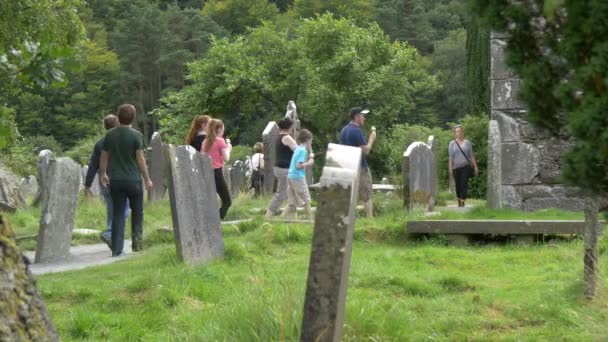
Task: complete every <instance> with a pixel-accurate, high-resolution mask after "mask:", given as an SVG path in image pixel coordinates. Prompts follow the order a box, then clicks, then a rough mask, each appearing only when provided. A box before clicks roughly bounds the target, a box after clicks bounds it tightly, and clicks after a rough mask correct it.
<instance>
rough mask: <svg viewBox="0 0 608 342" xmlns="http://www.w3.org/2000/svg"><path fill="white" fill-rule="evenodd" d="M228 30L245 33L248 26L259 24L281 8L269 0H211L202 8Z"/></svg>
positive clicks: (205, 13) (271, 17) (274, 15)
mask: <svg viewBox="0 0 608 342" xmlns="http://www.w3.org/2000/svg"><path fill="white" fill-rule="evenodd" d="M202 13H203V15H205V16H209V17H210V18H211V19H213V20H214V21H215V22H217V23H218V24H220V25H221V26H222V27H224V28H225V29H226V30H228V31H230V32H232V33H234V34H243V33H245V32H246V31H247V28H254V27H257V26H259V25H260V24H261V23H262V22H263V21H265V20H271V19H273V18H274V17H276V16H277V15H278V14H279V9H278V8H277V6H276V5H275V4H274V3H271V2H269V1H268V0H209V1H207V2H206V3H205V5H204V6H203V10H202Z"/></svg>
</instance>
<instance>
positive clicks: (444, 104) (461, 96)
mask: <svg viewBox="0 0 608 342" xmlns="http://www.w3.org/2000/svg"><path fill="white" fill-rule="evenodd" d="M465 41H466V32H465V30H464V29H458V30H454V31H451V32H450V33H449V34H448V36H447V37H446V38H444V39H442V40H440V41H439V42H437V43H436V44H435V51H434V52H433V54H432V55H431V61H432V64H431V69H432V70H433V71H434V73H435V75H436V76H437V78H438V80H439V82H440V84H441V85H442V88H441V90H440V91H439V93H438V96H437V100H436V102H435V103H436V108H437V109H436V110H437V113H438V115H439V121H440V122H441V123H447V122H454V121H456V120H458V119H460V118H461V117H463V116H464V115H465V114H466V101H467V100H466V95H465V93H466V87H465V69H466V58H465Z"/></svg>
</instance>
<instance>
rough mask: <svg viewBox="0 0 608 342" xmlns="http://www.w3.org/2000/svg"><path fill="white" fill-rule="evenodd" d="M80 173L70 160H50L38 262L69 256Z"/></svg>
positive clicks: (37, 250)
mask: <svg viewBox="0 0 608 342" xmlns="http://www.w3.org/2000/svg"><path fill="white" fill-rule="evenodd" d="M81 172H82V169H81V168H80V166H79V165H78V164H76V162H75V161H73V160H72V159H70V158H59V159H56V160H55V159H51V160H50V161H49V163H48V168H47V169H46V176H45V179H44V183H43V184H42V186H43V187H44V189H42V191H41V193H42V199H41V200H42V212H41V213H40V232H39V233H38V244H37V246H36V258H35V260H36V263H51V262H55V261H60V260H65V259H67V258H69V257H70V243H71V242H72V230H73V229H74V215H75V214H76V202H77V198H78V187H79V185H80V183H81V181H80V179H81V178H80V177H81Z"/></svg>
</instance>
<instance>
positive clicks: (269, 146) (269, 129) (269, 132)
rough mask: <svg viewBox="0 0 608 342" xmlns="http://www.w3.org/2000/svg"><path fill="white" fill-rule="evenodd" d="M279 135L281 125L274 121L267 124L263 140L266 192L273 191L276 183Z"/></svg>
mask: <svg viewBox="0 0 608 342" xmlns="http://www.w3.org/2000/svg"><path fill="white" fill-rule="evenodd" d="M278 137H279V126H277V123H276V122H274V121H271V122H269V123H268V125H266V128H265V129H264V132H263V133H262V142H263V143H264V169H263V173H264V186H263V190H264V192H265V193H267V194H270V193H272V187H273V185H274V163H275V160H276V154H275V146H276V143H277V139H278Z"/></svg>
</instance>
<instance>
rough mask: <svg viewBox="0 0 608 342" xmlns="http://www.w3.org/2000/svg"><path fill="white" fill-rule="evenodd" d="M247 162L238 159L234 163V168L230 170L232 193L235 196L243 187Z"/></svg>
mask: <svg viewBox="0 0 608 342" xmlns="http://www.w3.org/2000/svg"><path fill="white" fill-rule="evenodd" d="M245 171H246V169H245V164H244V163H243V162H242V161H240V160H237V161H235V162H234V164H232V169H231V170H230V193H231V194H232V196H233V197H236V196H238V195H239V193H240V192H241V189H242V188H243V182H244V181H245V177H246V176H245Z"/></svg>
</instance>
